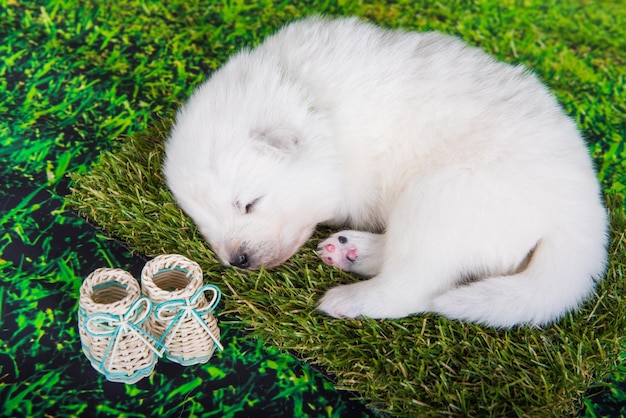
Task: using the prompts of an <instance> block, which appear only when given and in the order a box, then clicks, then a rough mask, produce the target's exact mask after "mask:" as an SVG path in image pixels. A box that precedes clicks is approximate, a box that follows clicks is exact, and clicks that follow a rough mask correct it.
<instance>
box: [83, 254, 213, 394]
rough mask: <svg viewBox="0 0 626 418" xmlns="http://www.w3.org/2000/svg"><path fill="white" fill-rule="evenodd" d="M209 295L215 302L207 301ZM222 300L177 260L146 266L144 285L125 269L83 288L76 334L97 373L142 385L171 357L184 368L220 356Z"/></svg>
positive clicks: (104, 272) (101, 274) (194, 267)
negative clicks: (215, 312) (218, 317)
mask: <svg viewBox="0 0 626 418" xmlns="http://www.w3.org/2000/svg"><path fill="white" fill-rule="evenodd" d="M205 293H206V294H208V295H209V296H210V298H208V299H207V296H206V295H205ZM220 296H221V293H220V290H219V288H218V287H217V286H215V285H212V284H207V285H203V278H202V270H201V269H200V266H199V265H198V264H197V263H195V262H193V261H191V260H189V259H188V258H186V257H183V256H181V255H177V254H168V255H161V256H158V257H156V258H154V259H153V260H151V261H149V262H148V263H146V265H145V266H144V268H143V270H142V272H141V289H140V286H139V283H138V282H137V280H135V278H134V277H133V276H132V275H131V274H130V273H128V272H126V271H124V270H121V269H111V268H102V269H98V270H95V271H94V272H92V273H91V274H90V275H89V276H88V277H87V278H86V279H85V281H84V282H83V284H82V286H81V288H80V300H79V309H78V329H79V332H80V341H81V345H82V349H83V352H84V353H85V355H86V356H87V358H88V359H89V361H90V362H91V365H92V366H93V367H94V368H95V369H96V370H97V371H99V372H100V373H102V374H104V376H105V377H106V378H107V379H108V380H110V381H113V382H122V383H129V384H131V383H136V382H137V381H139V380H140V379H142V378H143V377H145V376H148V375H149V374H150V373H152V371H153V370H154V367H155V366H156V363H157V359H158V358H159V357H162V356H163V355H165V356H166V357H167V358H168V359H170V360H172V361H174V362H177V363H180V364H182V365H184V366H188V365H192V364H198V363H205V362H207V361H209V359H210V358H211V356H212V355H213V352H214V350H215V347H217V348H218V349H220V350H222V349H223V347H222V345H221V344H220V341H219V337H220V329H219V327H218V325H217V320H216V319H215V317H214V316H213V313H212V312H213V310H214V309H215V307H216V306H217V304H218V302H219V299H220Z"/></svg>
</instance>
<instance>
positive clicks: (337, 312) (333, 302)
mask: <svg viewBox="0 0 626 418" xmlns="http://www.w3.org/2000/svg"><path fill="white" fill-rule="evenodd" d="M354 287H355V285H344V286H338V287H335V288H333V289H330V290H329V291H328V292H326V294H325V295H324V296H323V297H322V299H321V300H320V302H319V304H318V306H317V309H318V310H319V311H322V312H324V313H326V314H327V315H330V316H332V317H335V318H356V317H358V316H360V315H361V314H362V301H360V300H359V299H358V298H357V295H356V294H355V293H357V292H355V291H354Z"/></svg>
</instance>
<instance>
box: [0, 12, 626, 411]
mask: <svg viewBox="0 0 626 418" xmlns="http://www.w3.org/2000/svg"><path fill="white" fill-rule="evenodd" d="M133 5H134V8H132V7H129V8H128V10H120V12H119V14H118V15H116V16H115V19H116V22H121V24H127V26H124V30H122V31H121V32H120V31H116V30H115V28H113V27H112V26H110V25H108V24H107V23H106V22H105V21H104V19H103V17H102V16H103V15H102V13H101V12H102V11H99V12H98V11H97V10H96V11H94V12H93V13H94V14H95V16H96V18H95V19H92V20H94V21H95V22H96V23H97V24H98V26H97V27H96V26H93V27H92V28H91V29H90V30H87V29H85V30H84V32H85V33H82V32H80V33H69V32H67V31H66V32H64V33H61V34H59V33H58V31H57V32H56V33H55V34H54V36H55V39H57V38H59V39H60V41H59V42H61V44H62V45H63V47H68V48H71V47H72V45H74V46H75V49H76V51H77V53H80V54H82V55H80V54H79V58H77V59H79V60H83V61H84V62H85V63H88V64H85V66H86V67H85V68H86V71H84V73H85V75H84V82H83V84H84V86H86V87H85V89H83V90H82V92H83V94H84V95H87V94H88V93H90V92H93V91H95V90H97V88H98V87H97V86H98V85H99V83H100V82H101V81H99V80H98V78H97V77H96V76H95V73H90V69H91V68H93V67H94V66H103V67H105V68H107V69H109V71H110V72H111V73H112V74H115V77H113V79H112V81H111V80H109V81H108V82H107V83H108V84H107V86H109V89H110V90H107V91H106V92H104V96H105V97H109V99H108V100H105V101H104V102H103V105H102V106H109V107H108V108H107V112H104V114H106V115H109V116H107V118H102V116H101V114H100V113H99V112H93V113H89V112H87V116H89V115H92V114H93V116H89V117H92V119H93V121H94V123H97V124H98V126H99V127H101V129H102V130H101V131H100V135H108V136H116V135H117V134H118V133H120V132H124V130H125V129H126V130H127V131H128V129H129V128H128V127H129V126H131V125H129V123H130V122H128V120H129V119H132V120H133V122H132V123H133V125H132V126H135V132H137V131H144V132H143V133H133V134H132V135H130V136H122V137H121V138H120V139H119V141H118V143H117V147H115V148H114V150H113V152H107V153H105V154H103V155H102V157H101V159H100V162H99V164H97V165H95V166H94V167H93V168H92V169H91V171H89V172H84V171H83V172H81V173H79V174H78V175H74V176H73V180H74V182H75V184H74V193H73V194H72V195H71V196H69V197H68V199H69V201H70V202H71V204H72V205H73V206H74V207H75V208H77V209H78V210H79V211H80V212H81V213H82V214H83V215H84V216H85V217H86V218H87V219H89V220H90V221H92V222H94V223H95V224H96V225H98V226H100V227H102V228H103V229H104V230H106V231H107V233H109V234H110V235H111V236H113V237H115V238H116V239H118V240H120V241H122V242H124V243H126V244H127V245H129V246H130V248H132V249H133V250H135V251H137V252H139V253H142V254H146V255H157V254H162V253H171V252H176V253H181V254H185V255H187V256H189V257H191V258H192V259H194V260H196V261H198V262H199V263H200V264H201V266H202V267H203V270H204V271H205V276H206V278H207V280H208V281H211V282H213V283H217V284H219V285H220V287H221V288H222V290H223V291H224V294H225V312H224V317H225V318H233V319H234V320H233V323H232V324H231V325H232V326H240V327H242V328H244V329H246V330H248V331H250V333H251V334H250V335H251V336H252V337H255V336H258V337H260V338H261V339H262V340H263V341H265V342H267V343H268V344H271V345H273V346H275V347H278V348H280V349H282V350H285V351H289V352H292V353H294V354H295V355H296V356H298V357H300V358H301V359H303V360H305V361H307V362H309V363H311V364H314V365H318V366H320V367H322V368H323V369H324V370H326V371H327V372H328V373H330V375H331V376H332V377H333V378H334V379H335V381H336V384H337V386H338V387H341V388H345V389H350V390H354V391H356V392H357V393H358V394H360V395H362V396H363V397H364V398H365V399H366V400H367V401H368V402H369V403H370V404H371V405H372V406H374V407H376V408H380V409H381V410H384V411H386V412H389V413H391V414H394V415H404V416H416V415H417V416H425V415H437V414H442V413H443V414H451V415H460V416H489V415H490V416H511V415H525V416H546V415H569V414H573V413H574V412H575V411H579V410H580V408H582V407H583V393H584V392H585V391H586V390H587V389H588V388H589V386H590V385H593V384H599V383H600V381H601V379H602V378H604V377H605V376H607V375H608V374H609V373H612V372H616V371H617V369H618V366H619V364H620V362H622V361H623V360H620V358H621V357H620V355H621V353H623V352H624V349H625V344H626V338H625V336H626V329H625V328H626V323H625V321H624V318H625V317H626V301H625V299H624V298H623V295H624V293H625V291H626V289H625V288H624V286H625V285H624V273H623V272H624V266H625V264H626V259H625V258H626V256H625V254H626V248H624V246H625V241H624V231H625V229H626V225H625V221H624V214H623V202H624V200H623V198H622V197H620V196H619V195H618V194H616V193H623V192H624V191H625V188H626V149H625V147H624V139H623V138H624V137H626V127H625V125H624V123H623V121H624V119H625V117H626V107H625V106H626V105H625V103H626V88H625V87H626V86H625V84H626V57H625V53H624V51H626V30H625V29H624V28H626V11H625V10H624V7H623V6H621V5H619V4H617V3H611V2H599V3H598V2H591V1H589V2H587V1H572V2H558V1H556V0H553V1H548V2H545V1H540V0H527V1H515V2H513V1H496V0H483V1H475V2H469V1H460V0H459V1H449V2H429V1H417V2H416V1H400V2H397V3H393V4H386V3H382V2H374V3H371V4H363V3H362V2H358V1H343V2H338V3H335V2H328V1H327V2H304V1H302V2H295V3H294V2H283V3H280V4H272V3H271V2H267V1H263V2H258V3H255V4H253V5H248V4H246V3H245V2H239V1H230V2H224V3H220V4H214V3H211V2H207V3H203V4H199V5H187V4H186V3H182V4H178V3H175V4H172V5H171V7H168V8H167V9H162V8H161V7H160V6H159V4H157V3H147V2H146V3H141V4H139V3H133ZM81 7H82V6H81ZM85 7H87V6H85ZM89 7H91V6H89ZM94 10H95V9H94ZM138 10H139V11H141V13H143V14H141V13H140V14H141V16H140V17H137V13H138ZM61 12H62V11H61V10H59V11H58V12H57V17H56V20H55V18H54V17H51V18H50V21H51V22H52V23H50V24H49V25H44V26H43V27H44V28H48V29H41V30H42V31H43V33H42V35H41V36H43V37H46V36H52V35H51V34H52V32H54V31H53V29H54V26H55V23H54V22H59V19H60V16H61ZM312 12H325V13H330V14H338V15H345V14H358V15H361V16H363V17H364V18H366V19H369V20H372V21H375V22H378V23H381V24H385V25H388V26H395V27H405V28H409V29H418V30H431V29H436V30H441V31H444V32H447V33H452V34H455V35H458V36H460V37H462V38H463V39H465V40H467V41H468V42H470V43H472V44H475V45H478V46H480V47H482V48H484V49H486V50H487V51H489V52H491V53H492V54H494V55H496V56H497V57H499V58H500V59H503V60H506V61H509V62H513V63H523V64H525V65H528V66H530V67H532V68H533V69H534V70H535V71H536V72H537V73H538V75H539V76H540V77H541V78H542V79H543V80H544V81H545V82H546V83H547V84H548V85H549V86H550V87H551V88H552V89H553V90H554V92H555V94H556V95H557V96H558V98H559V99H560V100H561V102H562V103H563V106H564V108H565V109H566V111H567V112H568V113H569V114H570V115H572V117H573V118H574V119H575V120H576V121H577V123H578V125H579V127H580V128H581V130H582V131H583V132H584V134H585V136H586V137H587V139H588V140H589V146H590V149H591V151H592V155H593V158H594V161H595V162H596V165H597V167H598V176H599V179H600V181H601V182H602V185H603V187H604V189H605V191H606V192H607V193H608V195H607V196H608V200H607V203H608V205H609V208H610V210H611V213H612V245H611V264H610V267H609V270H608V273H607V278H606V280H605V281H604V282H603V283H602V285H601V286H600V287H599V289H598V297H596V298H594V299H592V300H590V301H589V302H588V303H587V304H586V305H585V306H584V307H583V308H582V309H580V310H579V311H578V312H576V313H575V314H573V315H568V316H566V317H565V318H564V319H563V320H562V321H560V322H559V323H557V324H555V325H553V326H550V327H547V328H545V329H540V330H537V329H529V328H520V329H514V330H510V331H496V330H493V329H489V328H483V327H479V326H475V325H468V324H461V323H458V322H454V321H448V320H446V319H444V318H440V317H437V316H435V315H420V316H414V317H410V318H406V319H403V320H397V321H374V320H351V321H337V320H333V319H330V318H328V317H325V316H323V315H321V314H319V313H317V312H315V311H314V307H315V303H316V301H317V300H318V299H319V297H320V296H321V295H322V294H323V292H324V291H325V290H327V289H328V288H330V287H332V286H334V285H336V284H337V283H347V282H350V281H354V280H356V278H355V277H353V276H350V275H348V274H345V273H342V272H338V271H336V270H333V269H331V268H328V267H326V266H323V265H321V263H320V262H319V260H318V259H317V256H316V255H315V254H314V250H313V249H314V245H315V243H316V242H317V241H318V239H319V238H320V237H322V236H324V235H326V234H327V232H328V231H320V232H318V233H317V235H316V236H315V237H314V239H313V240H312V241H311V242H310V243H309V244H308V245H307V246H306V247H305V248H304V249H303V250H302V251H300V252H299V253H298V254H297V255H296V256H295V257H293V258H292V259H291V260H290V261H289V262H288V263H286V264H285V265H283V266H281V267H279V268H276V269H274V270H272V271H269V272H268V271H260V272H251V273H245V272H239V271H235V270H229V269H224V268H223V267H221V266H220V265H219V264H218V263H217V260H216V258H215V257H214V255H213V254H212V252H211V251H210V249H209V247H208V246H207V245H206V244H205V243H204V241H203V240H202V239H201V237H200V235H199V234H198V231H197V230H196V229H195V227H194V226H193V225H192V223H191V222H190V220H189V219H188V218H187V217H186V216H184V215H183V213H182V212H181V211H180V209H179V208H178V207H177V206H176V205H175V203H174V202H173V200H172V198H171V196H170V194H169V192H168V191H167V189H166V187H165V185H164V183H163V178H162V177H161V174H160V165H161V160H162V152H163V150H162V140H163V138H164V136H165V135H166V134H167V130H168V125H169V123H170V122H169V118H170V117H171V115H172V114H173V113H172V112H173V110H174V109H175V108H176V106H177V105H178V104H179V103H180V102H181V100H183V99H184V98H185V97H186V96H187V95H188V94H189V92H190V91H191V89H192V88H193V86H194V85H196V84H197V83H198V82H199V81H200V80H201V78H202V73H203V72H210V71H212V70H213V69H215V68H217V67H218V66H219V65H220V63H222V62H223V61H224V60H225V59H226V58H227V56H228V55H229V54H231V53H232V52H234V51H235V50H237V49H238V48H240V47H242V46H251V45H255V44H256V43H258V42H259V41H260V40H261V39H262V38H263V36H264V35H266V34H268V33H270V32H272V31H273V30H274V29H276V28H277V27H279V26H280V25H281V24H282V23H285V22H287V21H289V20H291V19H293V18H296V17H299V16H301V15H304V14H308V13H312ZM64 13H69V14H72V13H73V12H70V11H65V12H64ZM49 14H51V15H54V13H50V12H49ZM84 15H85V14H81V15H80V16H84ZM76 16H79V15H78V14H76ZM66 17H67V16H66ZM39 19H41V17H39ZM77 20H78V21H80V19H77ZM137 20H138V21H141V22H150V24H147V25H145V26H141V25H138V24H135V22H136V21H137ZM79 23H80V22H79ZM88 25H89V23H88V22H87V21H85V23H83V26H84V27H85V28H87V26H88ZM40 28H41V26H40ZM46 31H49V33H48V32H46ZM63 39H67V40H69V41H71V40H72V39H79V40H80V41H81V42H86V43H87V44H88V45H94V46H97V47H96V48H94V47H91V48H85V47H84V46H81V44H80V43H79V42H77V41H76V42H74V43H72V42H69V41H68V43H67V45H69V46H67V45H66V44H65V43H63V42H62V41H63ZM81 48H82V49H81ZM94 51H96V52H95V53H94ZM17 53H18V52H16V54H17ZM19 59H20V58H19V57H18V58H16V60H19ZM57 65H60V66H61V65H62V63H61V62H59V63H58V64H57ZM81 76H82V73H80V74H79V75H78V77H81ZM102 82H104V81H102ZM133 83H134V84H133ZM116 86H119V87H116ZM122 87H124V89H125V91H132V92H133V93H132V94H130V95H126V96H118V95H116V92H117V91H118V89H120V90H121V88H122ZM76 88H78V87H76ZM25 91H29V90H28V89H25ZM75 93H76V92H75ZM98 93H99V94H102V93H103V92H102V91H99V92H98ZM24 94H28V93H24ZM79 103H80V101H76V105H75V106H78V105H79ZM29 111H33V110H32V109H31V110H29ZM77 117H78V116H77ZM68 120H71V119H68ZM90 120H91V119H90ZM137 121H138V122H137ZM77 122H80V123H87V122H86V121H81V120H80V118H79V117H78V119H77ZM80 123H79V124H78V128H77V129H80V126H82V125H81V124H80ZM135 123H136V124H135ZM148 126H149V128H148ZM137 127H143V129H137ZM1 152H2V151H0V153H1ZM43 160H45V158H43V157H42V158H35V159H34V160H33V162H32V164H37V163H38V162H39V161H43ZM54 161H55V162H54V163H53V164H52V167H51V168H50V171H51V172H52V173H53V174H54V175H53V177H55V176H56V175H57V174H56V173H57V171H58V172H59V173H62V172H64V171H66V169H65V168H64V167H65V165H64V163H63V162H62V160H61V159H58V158H57V159H55V160H54ZM44 166H45V165H42V167H44ZM57 167H61V168H57ZM68 167H71V164H69V165H68ZM614 376H615V377H614V379H615V380H619V379H620V376H622V375H620V374H615V375H614ZM614 396H615V398H616V399H619V397H622V398H621V399H623V396H624V395H623V393H620V392H617V393H615V394H614ZM587 406H588V408H589V409H588V411H590V412H588V413H589V414H593V405H591V404H590V403H589V402H588V403H587Z"/></svg>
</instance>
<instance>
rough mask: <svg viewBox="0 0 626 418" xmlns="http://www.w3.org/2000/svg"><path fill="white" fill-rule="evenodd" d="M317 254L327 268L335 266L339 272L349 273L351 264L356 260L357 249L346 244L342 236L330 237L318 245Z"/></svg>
mask: <svg viewBox="0 0 626 418" xmlns="http://www.w3.org/2000/svg"><path fill="white" fill-rule="evenodd" d="M317 253H318V254H319V255H320V257H321V258H322V261H324V262H325V263H326V264H328V265H329V266H335V267H337V268H340V269H341V270H345V271H350V268H351V266H352V263H354V262H355V260H356V259H357V258H358V256H359V254H358V249H357V248H356V247H355V246H354V245H351V244H350V243H349V242H348V238H346V237H345V236H343V235H339V234H335V235H331V236H330V237H329V238H328V239H326V240H325V241H323V242H322V243H320V245H318V247H317Z"/></svg>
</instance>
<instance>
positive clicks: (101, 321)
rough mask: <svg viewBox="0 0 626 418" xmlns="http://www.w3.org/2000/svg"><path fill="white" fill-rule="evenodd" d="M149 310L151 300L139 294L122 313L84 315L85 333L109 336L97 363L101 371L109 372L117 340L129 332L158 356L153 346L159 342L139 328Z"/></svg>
mask: <svg viewBox="0 0 626 418" xmlns="http://www.w3.org/2000/svg"><path fill="white" fill-rule="evenodd" d="M151 311H152V302H151V301H150V299H148V298H146V297H145V296H141V297H140V298H139V299H137V300H136V301H135V303H133V304H132V305H131V307H130V308H128V310H127V311H126V313H124V314H123V315H114V314H110V313H106V312H99V313H93V314H90V315H86V316H85V318H84V330H85V332H86V333H87V334H89V335H91V336H92V337H99V338H103V337H111V339H110V340H109V344H108V345H107V348H106V350H105V352H104V355H103V356H102V360H101V361H100V363H99V367H100V369H101V370H102V371H104V372H106V373H109V372H110V369H109V368H108V367H110V366H111V365H112V364H114V363H115V360H116V356H117V355H118V352H117V351H118V345H119V342H120V341H121V339H122V337H123V336H124V335H126V334H129V333H130V334H135V335H136V336H137V337H138V338H139V339H140V340H141V341H143V343H144V344H146V346H148V348H150V349H151V350H152V351H154V353H155V354H157V355H158V356H160V353H159V350H158V349H157V348H155V346H156V347H160V346H161V342H160V341H158V340H157V339H156V338H154V337H153V336H152V335H150V334H149V333H147V332H146V331H144V330H143V329H142V328H141V325H142V324H143V323H144V322H145V320H146V319H147V318H148V316H149V315H150V312H151ZM107 364H108V367H107Z"/></svg>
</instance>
